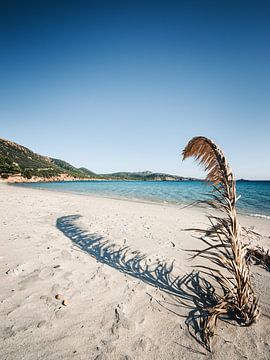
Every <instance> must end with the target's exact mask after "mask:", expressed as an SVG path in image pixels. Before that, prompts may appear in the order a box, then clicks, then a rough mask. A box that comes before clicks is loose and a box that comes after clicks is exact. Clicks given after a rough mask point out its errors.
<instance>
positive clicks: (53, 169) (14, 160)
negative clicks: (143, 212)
mask: <svg viewBox="0 0 270 360" xmlns="http://www.w3.org/2000/svg"><path fill="white" fill-rule="evenodd" d="M63 174H65V175H68V176H71V177H73V178H75V179H105V180H106V179H111V180H145V181H147V180H148V181H150V180H152V181H165V180H170V181H182V180H193V179H190V178H184V177H181V176H175V175H169V174H163V173H152V172H150V171H144V172H117V173H111V174H96V173H94V172H93V171H91V170H88V169H87V168H84V167H80V168H76V167H75V166H73V165H71V164H69V163H68V162H66V161H64V160H61V159H54V158H50V157H48V156H42V155H39V154H36V153H34V152H33V151H31V150H30V149H28V148H26V147H24V146H22V145H19V144H16V143H15V142H12V141H9V140H4V139H0V176H1V177H2V178H8V177H9V176H14V175H17V176H22V177H24V178H27V179H31V178H32V177H33V176H35V177H38V178H41V179H44V180H46V179H50V178H57V177H59V176H61V175H63Z"/></svg>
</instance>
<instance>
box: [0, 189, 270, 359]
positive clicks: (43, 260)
mask: <svg viewBox="0 0 270 360" xmlns="http://www.w3.org/2000/svg"><path fill="white" fill-rule="evenodd" d="M206 211H207V210H206V209H202V208H200V209H199V208H184V209H183V208H181V207H179V206H172V205H160V204H150V203H139V202H132V201H124V200H114V199H107V198H98V197H93V196H83V195H75V194H68V193H60V192H52V191H46V190H35V189H30V188H23V187H15V186H10V185H7V184H0V217H1V234H0V270H1V272H0V278H1V294H0V358H1V359H3V360H4V359H5V360H14V359H20V360H23V359H27V360H28V359H29V360H30V359H31V360H37V359H50V360H54V359H57V360H59V359H82V360H83V359H89V360H90V359H95V360H101V359H110V360H112V359H117V360H118V359H119V360H120V359H122V360H135V359H137V360H144V359H147V360H152V359H168V360H170V359H220V360H221V359H223V360H224V359H230V360H232V359H250V360H251V359H257V360H259V359H269V358H270V339H269V331H270V317H269V316H270V315H269V314H270V273H269V272H268V271H267V270H266V269H263V268H262V267H261V266H258V265H252V281H253V284H254V287H255V289H256V292H257V294H259V298H260V300H259V301H260V305H261V316H260V318H259V319H258V321H257V323H255V324H253V325H252V326H250V327H248V328H247V327H241V326H239V325H237V324H235V323H228V322H225V321H221V320H218V324H217V335H216V336H214V338H213V352H212V353H210V352H207V351H206V350H205V349H204V348H203V347H202V346H201V345H200V343H199V342H198V341H197V340H196V339H195V338H194V337H193V336H192V334H193V335H194V336H195V335H196V329H197V328H196V321H197V320H196V316H197V315H198V314H199V313H200V307H201V306H205V303H206V302H207V296H206V294H203V293H202V292H201V291H200V281H202V280H199V279H200V277H199V276H198V274H197V273H196V269H194V268H193V265H195V263H194V262H192V261H189V260H188V257H189V254H188V253H187V252H186V251H184V249H194V248H198V247H200V246H201V244H200V241H199V240H197V239H196V238H195V237H194V233H192V232H188V231H184V229H186V228H190V227H200V226H205V227H206V226H208V220H207V218H206V217H205V215H206ZM239 218H240V222H241V225H243V226H245V227H248V228H251V229H252V230H253V231H254V233H252V234H253V235H252V241H253V243H254V244H259V245H262V246H264V247H265V248H266V249H269V248H270V238H269V237H270V220H268V219H260V218H252V217H248V216H239ZM255 232H256V233H258V234H260V236H259V235H256V234H255ZM144 255H146V260H144V259H143V256H144ZM185 276H188V277H187V278H185V281H186V285H188V286H185V281H184V278H183V279H182V280H183V281H182V283H181V281H180V282H179V279H180V278H182V277H185ZM178 277H179V278H178ZM188 279H189V282H188V283H187V281H188ZM173 281H174V282H173ZM183 301H184V302H185V303H186V304H188V305H189V306H186V307H185V306H184V305H183V303H182V302H183ZM188 324H189V327H188ZM194 327H195V328H194ZM189 330H190V331H189ZM197 336H198V334H197Z"/></svg>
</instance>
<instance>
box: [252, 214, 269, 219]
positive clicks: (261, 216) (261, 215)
mask: <svg viewBox="0 0 270 360" xmlns="http://www.w3.org/2000/svg"><path fill="white" fill-rule="evenodd" d="M249 216H253V217H258V218H262V219H268V220H270V216H268V215H263V214H249Z"/></svg>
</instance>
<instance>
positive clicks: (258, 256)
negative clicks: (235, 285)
mask: <svg viewBox="0 0 270 360" xmlns="http://www.w3.org/2000/svg"><path fill="white" fill-rule="evenodd" d="M246 259H247V262H252V261H254V262H255V264H259V265H262V266H263V267H264V268H265V269H267V270H268V271H270V254H269V250H264V248H263V247H259V246H257V247H248V248H247V254H246Z"/></svg>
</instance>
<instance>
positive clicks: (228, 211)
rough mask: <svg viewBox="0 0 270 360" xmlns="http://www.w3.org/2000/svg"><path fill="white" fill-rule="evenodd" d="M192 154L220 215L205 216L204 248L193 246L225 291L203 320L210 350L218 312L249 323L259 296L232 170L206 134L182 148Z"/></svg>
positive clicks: (256, 315)
mask: <svg viewBox="0 0 270 360" xmlns="http://www.w3.org/2000/svg"><path fill="white" fill-rule="evenodd" d="M188 157H194V158H195V159H196V160H197V161H199V163H200V164H202V165H203V167H204V168H205V170H206V171H207V178H206V179H207V181H208V182H210V183H211V184H212V185H213V190H212V192H211V199H210V200H207V201H205V203H207V204H208V205H210V206H211V207H212V208H214V209H217V210H220V211H221V212H222V215H223V216H208V218H209V220H210V223H211V229H210V230H208V234H207V236H204V237H202V240H203V241H204V243H205V244H206V245H207V247H206V248H205V249H204V250H201V251H199V250H198V251H197V250H195V255H194V256H193V258H195V257H196V256H201V257H203V258H206V259H209V260H210V261H211V262H212V263H214V264H215V265H217V268H215V267H214V268H212V269H210V270H209V268H208V271H207V273H208V275H210V276H211V277H212V278H214V279H215V281H218V283H219V284H220V285H221V286H222V289H223V291H224V295H223V296H221V297H220V300H219V301H218V302H217V304H216V305H215V306H213V307H211V308H208V309H207V310H208V316H207V318H206V319H205V321H204V323H203V329H202V330H203V338H204V342H205V344H206V347H207V348H208V349H209V350H211V346H210V345H211V344H210V339H211V337H212V336H213V335H214V331H215V326H216V321H217V319H218V317H219V316H221V315H225V314H228V313H232V312H233V313H234V315H235V317H236V318H237V320H238V321H240V322H241V323H242V324H244V325H250V324H252V323H253V322H254V321H255V320H256V318H257V317H258V315H259V308H258V300H257V298H256V295H255V293H254V290H253V288H252V285H251V280H250V270H249V266H248V263H247V261H246V248H245V246H244V245H243V244H242V243H241V240H240V232H241V228H240V225H239V223H238V219H237V215H236V201H237V197H236V186H235V179H234V176H233V173H232V170H231V168H230V166H229V164H228V162H227V160H226V157H225V156H224V154H223V152H222V150H221V149H219V148H218V146H217V145H216V144H215V143H214V142H213V141H211V140H209V139H208V138H206V137H202V136H199V137H194V138H193V139H191V140H190V141H189V143H188V144H187V146H186V147H185V149H184V151H183V159H186V158H188Z"/></svg>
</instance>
